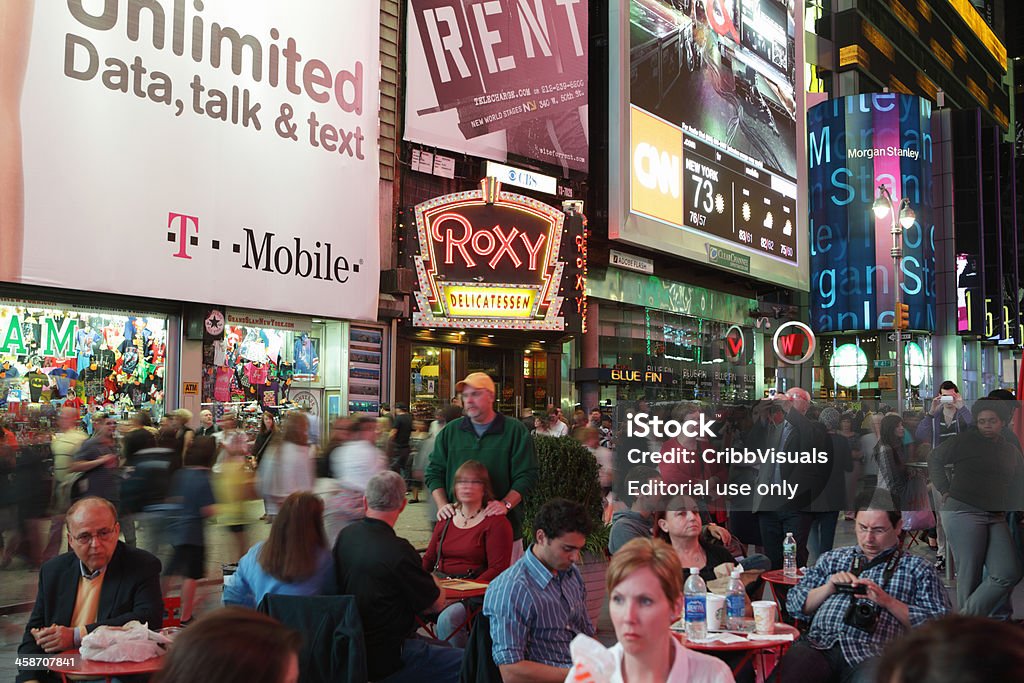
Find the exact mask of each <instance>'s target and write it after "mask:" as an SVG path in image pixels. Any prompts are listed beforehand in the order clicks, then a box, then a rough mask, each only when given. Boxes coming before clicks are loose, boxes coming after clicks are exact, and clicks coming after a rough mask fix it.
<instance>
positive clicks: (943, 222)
mask: <svg viewBox="0 0 1024 683" xmlns="http://www.w3.org/2000/svg"><path fill="white" fill-rule="evenodd" d="M974 5H977V7H975V6H974ZM974 5H972V4H971V3H970V2H966V1H963V0H939V1H936V2H895V1H894V2H882V1H880V0H835V1H833V2H813V3H807V10H806V12H807V17H808V30H809V31H813V35H809V36H808V45H809V49H808V71H809V73H810V74H811V75H812V77H813V78H815V79H817V83H818V84H819V85H820V90H821V92H822V95H820V96H818V95H815V96H813V98H812V99H813V100H819V99H824V98H825V97H827V98H829V99H830V100H831V101H830V102H826V103H824V104H819V105H818V108H813V107H812V108H811V109H810V110H809V112H808V116H809V118H810V120H811V122H810V123H809V135H810V136H811V140H812V142H811V148H812V149H811V152H810V155H809V159H808V163H809V166H810V168H811V176H812V178H811V185H810V201H811V207H810V209H811V220H812V225H811V239H812V243H813V242H814V241H815V240H816V236H820V235H821V234H824V233H822V231H825V230H826V229H827V230H831V229H832V225H827V226H825V225H823V224H822V222H823V221H825V220H828V221H831V223H833V224H841V225H843V226H846V227H844V229H846V230H849V231H850V234H855V235H856V236H858V238H863V239H861V240H859V241H858V240H854V242H856V243H858V244H864V245H865V246H866V247H867V252H866V253H865V252H859V251H857V250H854V249H852V248H851V249H850V250H848V251H846V252H845V253H843V252H838V251H835V250H832V251H830V252H829V251H826V250H824V249H820V248H819V249H817V254H816V256H815V257H814V258H812V263H811V320H812V325H813V326H814V327H815V329H816V331H817V332H819V333H820V335H821V336H822V344H821V345H820V350H821V357H820V359H819V361H818V364H819V367H820V368H821V378H822V386H821V393H822V395H825V396H837V397H844V396H848V397H864V396H867V397H875V398H882V399H885V400H890V401H891V400H892V399H895V397H896V389H897V386H898V382H897V381H895V380H896V365H898V364H899V363H900V362H901V361H902V362H903V366H904V373H903V375H904V380H905V382H904V383H905V386H906V389H905V396H906V399H907V400H909V401H910V402H911V403H912V404H914V405H919V403H918V401H919V400H920V399H921V398H922V397H928V396H931V395H933V394H934V393H936V391H937V389H936V387H937V384H938V383H939V382H941V381H943V380H945V379H952V380H954V381H956V382H958V383H960V384H961V385H963V386H962V389H963V392H964V395H965V396H967V397H969V398H975V397H978V396H982V395H985V394H986V393H988V391H990V390H991V389H994V388H997V387H1000V386H1005V385H1009V386H1014V385H1015V384H1016V377H1017V368H1018V364H1017V363H1018V361H1015V357H1019V353H1017V352H1016V350H1017V349H1019V346H1020V332H1019V327H1020V318H1019V308H1020V303H1019V300H1018V296H1017V292H1018V289H1019V278H1018V265H1017V264H1018V261H1019V256H1018V253H1017V251H1018V245H1017V242H1018V240H1017V228H1016V225H1017V223H1016V201H1015V197H1016V173H1015V165H1016V163H1017V162H1016V157H1015V153H1014V150H1013V146H1012V145H1011V144H1009V142H1008V141H1009V139H1010V131H1011V130H1012V129H1013V126H1014V124H1013V113H1014V107H1013V104H1012V102H1011V97H1010V87H1009V82H1010V81H1009V76H1008V74H1009V73H1012V64H1011V63H1010V61H1009V60H1008V56H1007V49H1006V47H1005V44H1004V42H1003V39H1002V34H1003V31H1004V23H1005V22H1004V21H1003V18H1004V15H1005V12H1004V8H1003V6H1002V3H995V2H985V3H980V2H979V3H974ZM897 111H898V112H899V116H898V121H897V120H896V118H894V116H895V114H894V112H897ZM889 130H892V131H895V133H894V134H893V136H892V137H889V138H887V137H886V131H889ZM837 131H839V132H841V133H842V135H843V136H844V137H843V142H842V143H838V142H836V140H835V135H836V132H837ZM829 132H831V136H832V138H833V140H832V141H833V143H834V144H835V148H834V150H833V151H835V152H836V156H835V158H832V159H830V160H828V161H827V162H825V161H823V159H822V157H821V150H822V148H821V145H823V144H824V142H823V140H824V138H825V137H826V135H827V134H829ZM886 140H888V141H886ZM816 144H817V145H818V148H817V149H815V145H816ZM840 147H843V148H844V149H842V150H840ZM865 155H868V156H869V158H867V159H865V158H864V157H865ZM816 166H817V168H816ZM837 174H838V175H837ZM847 174H848V175H847ZM837 178H838V181H837V180H836V179H837ZM854 179H855V180H856V182H854ZM847 181H849V182H847ZM881 185H885V186H886V192H888V193H889V194H890V195H891V196H892V198H893V200H894V205H893V208H894V209H895V212H894V213H892V214H890V216H888V217H885V218H883V219H876V218H874V217H873V216H872V215H871V208H872V205H873V204H874V202H875V201H876V199H877V198H878V196H879V195H880V194H884V193H883V192H882V190H880V186H881ZM822 186H824V188H825V190H826V192H825V194H824V195H823V196H822V195H819V194H816V188H817V189H819V190H820V189H821V188H822ZM830 188H831V189H832V190H834V192H833V193H832V194H829V193H828V190H829V189H830ZM904 198H906V202H904V201H903V200H904ZM906 206H909V208H910V209H912V210H914V212H915V214H916V220H914V221H911V222H910V223H909V227H908V228H907V229H906V230H905V231H904V232H903V235H902V238H903V239H902V246H903V249H904V256H903V259H902V261H901V268H900V269H899V277H898V281H899V282H900V286H899V293H900V296H901V299H902V303H906V304H908V305H909V311H908V313H909V316H908V317H909V325H908V327H909V330H908V331H907V332H904V333H903V338H902V339H901V340H900V341H899V342H897V341H896V339H895V338H894V337H895V335H894V332H893V329H892V328H893V322H894V320H895V317H896V313H897V311H896V308H895V303H896V301H895V297H894V294H895V292H896V281H897V278H896V277H894V275H895V273H896V272H897V271H896V269H895V268H894V266H893V260H892V257H891V255H890V253H889V252H890V249H891V237H890V234H889V232H890V226H891V225H892V223H893V221H895V220H898V214H899V210H900V209H901V208H904V207H906ZM815 220H817V221H818V222H819V224H818V225H814V224H813V223H814V221H815ZM816 231H818V232H816ZM851 273H853V274H859V276H860V280H859V281H855V280H854V279H852V278H851V277H850V275H849V274H851ZM879 274H881V277H880V276H879ZM837 295H838V296H837ZM897 343H899V344H900V345H901V346H902V347H903V349H902V351H903V352H902V354H900V355H898V354H897V353H896V350H897V346H896V345H897Z"/></svg>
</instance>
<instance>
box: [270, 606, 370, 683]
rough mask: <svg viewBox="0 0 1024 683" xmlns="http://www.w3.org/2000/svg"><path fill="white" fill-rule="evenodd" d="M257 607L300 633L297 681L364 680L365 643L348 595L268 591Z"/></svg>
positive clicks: (337, 682) (333, 682) (362, 682)
mask: <svg viewBox="0 0 1024 683" xmlns="http://www.w3.org/2000/svg"><path fill="white" fill-rule="evenodd" d="M257 609H258V610H259V611H260V612H263V613H264V614H268V615H270V616H272V617H274V618H275V619H277V620H278V621H280V622H281V623H282V624H284V625H285V626H287V627H288V628H290V629H292V630H294V631H298V632H299V633H301V634H302V639H303V643H302V651H301V652H300V653H299V683H341V682H342V681H345V682H347V683H366V680H367V673H366V643H365V642H364V640H363V622H362V620H361V619H360V618H359V609H358V608H357V606H356V599H355V597H354V596H351V595H322V596H312V597H307V596H298V595H271V594H267V595H266V596H264V598H263V600H261V601H260V604H259V607H257Z"/></svg>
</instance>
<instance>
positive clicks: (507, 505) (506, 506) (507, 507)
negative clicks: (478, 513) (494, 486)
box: [502, 500, 512, 510]
mask: <svg viewBox="0 0 1024 683" xmlns="http://www.w3.org/2000/svg"><path fill="white" fill-rule="evenodd" d="M502 502H503V503H505V509H506V510H511V509H512V503H510V502H508V501H507V500H505V501H502Z"/></svg>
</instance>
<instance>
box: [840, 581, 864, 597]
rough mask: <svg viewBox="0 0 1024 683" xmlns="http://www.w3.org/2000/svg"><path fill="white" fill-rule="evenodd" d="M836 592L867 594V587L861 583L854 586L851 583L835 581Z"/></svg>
mask: <svg viewBox="0 0 1024 683" xmlns="http://www.w3.org/2000/svg"><path fill="white" fill-rule="evenodd" d="M836 593H839V594H840V595H867V594H868V587H867V586H866V585H865V584H863V583H859V584H857V585H856V586H855V585H853V584H852V583H837V584H836Z"/></svg>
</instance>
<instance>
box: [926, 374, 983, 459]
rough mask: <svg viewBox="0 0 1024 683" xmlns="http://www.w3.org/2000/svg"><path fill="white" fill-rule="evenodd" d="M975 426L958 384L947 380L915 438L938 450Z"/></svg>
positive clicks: (941, 385) (940, 388)
mask: <svg viewBox="0 0 1024 683" xmlns="http://www.w3.org/2000/svg"><path fill="white" fill-rule="evenodd" d="M972 424H974V418H972V417H971V411H970V410H968V409H967V408H966V407H965V406H964V399H963V397H962V396H960V390H959V389H958V388H957V386H956V384H954V383H953V382H950V381H949V380H946V381H945V382H943V383H942V384H940V385H939V395H938V396H936V397H935V398H933V399H932V404H931V407H930V408H929V409H928V412H927V413H926V414H925V416H924V417H923V418H921V422H920V423H919V424H918V425H917V430H916V431H915V432H914V438H916V439H917V440H918V441H923V442H924V443H928V444H931V446H932V448H938V446H939V444H941V443H942V442H943V441H945V440H946V439H949V438H951V437H954V436H956V435H957V434H960V433H961V432H964V431H967V428H968V427H970V426H971V425H972Z"/></svg>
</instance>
